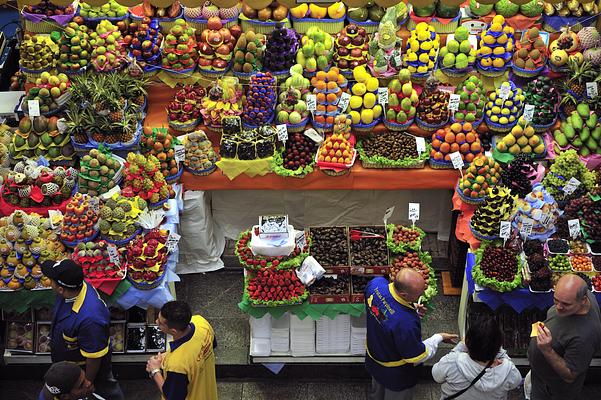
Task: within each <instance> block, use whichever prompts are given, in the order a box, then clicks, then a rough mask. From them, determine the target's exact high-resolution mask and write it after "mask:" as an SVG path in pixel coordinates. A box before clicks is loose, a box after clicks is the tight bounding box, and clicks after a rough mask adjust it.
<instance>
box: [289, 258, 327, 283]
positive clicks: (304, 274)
mask: <svg viewBox="0 0 601 400" xmlns="http://www.w3.org/2000/svg"><path fill="white" fill-rule="evenodd" d="M325 273H326V270H325V269H323V267H322V266H321V265H320V264H319V263H318V262H317V260H316V259H315V258H313V257H312V256H309V257H307V258H305V261H303V263H302V265H301V266H300V268H298V269H297V270H296V276H297V277H298V279H300V281H301V282H302V283H303V285H305V286H311V284H313V282H315V281H316V280H317V279H319V278H321V277H322V276H323V275H324V274H325Z"/></svg>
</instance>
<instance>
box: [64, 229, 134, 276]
mask: <svg viewBox="0 0 601 400" xmlns="http://www.w3.org/2000/svg"><path fill="white" fill-rule="evenodd" d="M109 246H114V245H111V244H109V243H107V242H106V241H104V240H100V241H97V242H88V243H78V244H77V247H75V249H74V251H73V254H72V255H71V259H72V260H73V261H75V262H76V263H77V264H79V265H80V266H81V269H82V270H83V275H84V278H85V279H86V280H87V281H88V282H93V283H96V282H105V281H108V280H117V281H119V280H122V279H123V278H125V271H126V268H125V261H124V258H123V254H124V253H125V248H120V249H118V250H117V260H118V262H115V261H117V260H115V259H113V258H111V257H110V256H109V252H108V247H109Z"/></svg>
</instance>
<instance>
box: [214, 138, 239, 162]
mask: <svg viewBox="0 0 601 400" xmlns="http://www.w3.org/2000/svg"><path fill="white" fill-rule="evenodd" d="M237 151H238V144H237V143H236V142H234V141H231V140H224V141H222V142H221V146H220V148H219V153H220V154H221V157H224V158H236V153H237Z"/></svg>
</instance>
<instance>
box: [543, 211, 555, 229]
mask: <svg viewBox="0 0 601 400" xmlns="http://www.w3.org/2000/svg"><path fill="white" fill-rule="evenodd" d="M552 218H553V216H552V215H551V214H549V213H544V214H543V215H542V217H541V219H540V223H541V224H542V225H544V226H549V223H550V222H551V219H552Z"/></svg>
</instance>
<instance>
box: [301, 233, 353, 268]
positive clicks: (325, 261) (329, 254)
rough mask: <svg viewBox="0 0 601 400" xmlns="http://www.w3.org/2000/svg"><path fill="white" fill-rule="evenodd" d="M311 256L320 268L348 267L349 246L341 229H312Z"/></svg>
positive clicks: (345, 234) (346, 237)
mask: <svg viewBox="0 0 601 400" xmlns="http://www.w3.org/2000/svg"><path fill="white" fill-rule="evenodd" d="M310 236H311V255H312V256H313V258H315V259H316V260H317V262H318V263H320V264H321V266H322V267H324V268H327V267H348V266H349V261H350V260H349V244H348V236H347V229H346V228H343V227H313V228H311V229H310Z"/></svg>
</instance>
